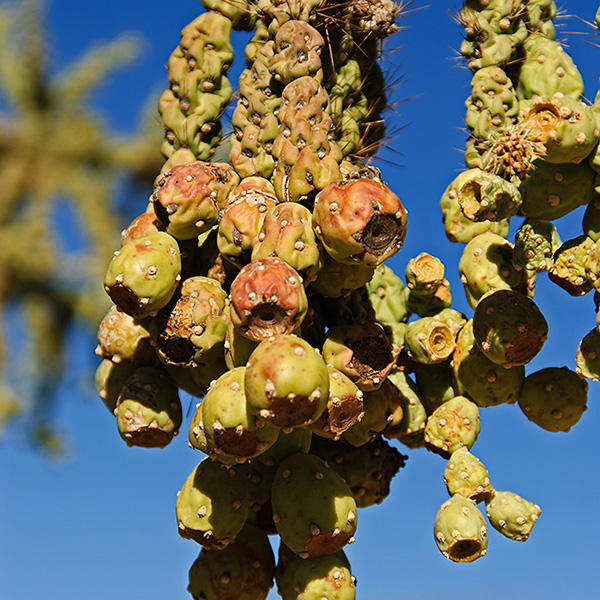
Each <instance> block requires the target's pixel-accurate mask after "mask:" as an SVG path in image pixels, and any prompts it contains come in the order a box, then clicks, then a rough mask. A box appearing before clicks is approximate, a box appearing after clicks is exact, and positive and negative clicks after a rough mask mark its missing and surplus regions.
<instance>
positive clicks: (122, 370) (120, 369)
mask: <svg viewBox="0 0 600 600" xmlns="http://www.w3.org/2000/svg"><path fill="white" fill-rule="evenodd" d="M134 371H135V367H132V366H130V365H127V364H123V363H120V364H116V363H114V362H112V361H110V360H108V359H106V358H105V359H103V360H102V362H101V363H100V364H99V365H98V368H97V369H96V373H95V375H94V384H95V386H96V391H97V392H98V396H100V399H101V400H102V402H104V405H105V406H106V408H108V410H109V411H110V412H111V413H112V414H114V413H115V409H116V408H117V400H118V398H119V394H120V393H121V389H122V388H123V384H124V383H125V382H126V381H127V380H128V379H129V378H130V377H131V376H132V375H133V373H134Z"/></svg>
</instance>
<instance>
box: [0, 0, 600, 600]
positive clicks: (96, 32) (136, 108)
mask: <svg viewBox="0 0 600 600" xmlns="http://www.w3.org/2000/svg"><path fill="white" fill-rule="evenodd" d="M425 4H426V3H425V2H420V1H418V0H417V2H416V3H415V5H414V9H415V10H413V11H412V12H410V13H409V14H408V15H407V16H406V18H405V19H404V21H403V22H402V25H404V26H405V28H404V29H403V30H401V31H400V32H399V33H398V34H396V36H395V38H394V39H393V40H392V44H390V50H389V52H388V53H387V55H386V57H385V60H386V62H387V64H389V65H390V68H391V69H392V70H395V71H396V73H397V75H398V76H399V75H402V79H403V84H402V85H400V86H399V87H398V88H397V89H396V90H395V92H394V94H393V99H395V100H397V101H401V100H403V102H402V103H401V104H399V106H398V107H397V111H398V114H397V115H395V116H393V118H392V128H396V129H399V131H398V133H397V136H396V137H395V138H394V139H393V140H392V141H391V142H390V148H389V149H388V150H386V151H385V152H384V153H383V154H382V159H383V160H380V161H379V162H378V163H376V164H378V166H380V167H381V169H382V173H383V176H384V179H385V180H386V181H387V183H388V185H389V186H390V187H391V188H392V189H393V190H394V191H395V192H396V193H397V194H398V195H399V196H400V198H401V199H402V200H403V202H404V204H405V206H406V207H407V209H408V211H409V229H408V235H407V238H406V242H405V245H404V248H403V249H402V250H401V251H400V252H399V254H398V255H397V256H396V257H394V258H393V259H392V260H391V261H389V263H388V264H389V265H390V266H391V267H392V268H394V270H395V271H396V272H397V273H399V274H402V273H403V271H404V268H405V265H406V262H407V261H408V260H409V259H410V258H412V257H414V256H416V255H417V254H418V253H419V252H422V251H427V252H429V253H431V254H433V255H435V256H438V257H440V258H443V260H444V262H445V264H446V275H447V277H448V279H449V280H450V283H451V289H452V292H453V298H454V302H453V306H454V307H455V308H458V309H459V310H464V311H465V312H467V314H471V313H470V309H468V306H467V304H466V301H465V299H464V293H463V291H462V288H461V284H460V281H459V279H458V275H457V266H458V259H459V258H460V254H461V252H462V246H459V245H452V244H451V243H450V242H448V240H447V239H446V237H445V234H444V231H443V227H442V224H441V215H440V212H439V198H440V196H441V194H442V193H443V191H444V189H445V188H446V186H447V185H448V183H449V182H450V181H451V180H452V179H453V178H454V176H455V174H456V173H457V172H458V171H459V170H460V169H461V168H462V164H463V163H462V154H461V148H463V147H464V139H465V134H464V129H463V120H464V111H465V109H464V101H465V98H466V97H467V95H468V94H469V93H470V86H469V79H470V77H469V72H468V70H467V69H466V68H464V64H463V63H462V62H461V61H460V60H458V59H457V58H456V56H457V48H458V47H459V44H460V41H461V31H460V28H459V26H458V25H457V24H456V22H455V21H454V20H453V19H452V17H451V12H452V11H454V12H455V11H456V10H457V9H458V7H459V4H460V3H459V2H458V1H455V2H443V3H442V2H437V1H436V2H432V3H429V5H428V6H424V5H425ZM419 7H422V8H420V9H419V10H416V9H417V8H419ZM561 8H564V11H563V12H564V13H569V14H573V13H576V14H578V15H580V16H581V17H582V18H584V19H587V20H588V21H589V20H593V17H594V14H595V12H596V9H597V2H592V1H591V0H578V1H571V2H564V3H563V4H561ZM201 10H202V7H201V3H200V2H199V0H178V1H177V2H166V1H164V2H162V1H160V2H159V1H155V0H145V1H141V0H118V1H117V0H103V1H102V2H81V0H54V1H51V0H48V2H47V16H48V25H49V34H50V39H51V41H52V43H53V52H52V54H51V56H50V60H51V63H52V65H54V67H55V68H56V69H59V68H61V67H62V66H64V65H66V64H68V63H69V62H71V61H72V59H73V57H75V56H78V55H80V54H81V53H82V52H83V51H85V50H86V49H87V48H89V47H90V46H92V45H93V44H95V43H98V42H107V41H110V40H113V39H115V37H117V36H118V35H120V34H122V33H124V32H131V31H137V32H139V35H140V36H141V37H142V39H143V41H144V43H143V49H142V53H141V55H140V57H139V59H138V60H137V61H136V62H135V63H133V64H132V65H130V66H128V67H125V68H122V69H120V70H119V71H118V72H117V73H115V74H114V75H113V76H111V78H110V79H109V80H108V82H107V83H106V85H104V86H103V87H102V88H101V89H100V90H98V93H97V94H94V106H95V107H96V108H97V110H98V112H99V114H101V115H102V116H103V117H104V118H106V119H107V120H109V122H110V123H112V124H113V125H114V127H115V128H117V129H119V130H121V131H123V132H126V131H133V130H134V129H135V128H136V126H137V121H138V117H139V113H140V110H141V107H142V106H143V105H144V104H145V102H146V101H147V98H148V96H149V95H150V94H151V93H153V92H157V91H160V90H161V89H162V88H163V87H164V86H165V84H166V78H165V66H164V65H165V63H166V60H167V58H168V56H169V54H170V53H171V51H172V50H173V49H174V48H175V46H176V45H177V43H178V40H179V31H180V30H181V28H182V27H183V26H184V25H185V24H186V23H188V22H189V21H191V20H192V19H193V18H194V17H195V16H196V15H197V14H198V13H199V12H200V11H201ZM557 24H558V26H559V36H560V38H561V39H566V40H567V41H568V51H569V53H570V55H571V56H572V57H573V59H574V60H575V63H576V64H577V65H578V67H579V69H580V71H581V72H582V75H583V77H584V80H585V82H586V97H587V98H588V99H590V100H593V98H594V96H595V94H596V91H597V89H598V79H599V76H600V71H599V70H598V67H597V65H598V64H600V47H596V46H594V45H593V44H590V43H589V41H590V40H592V39H593V36H591V35H587V36H582V35H578V34H576V33H570V32H581V31H587V32H589V31H590V28H589V27H587V26H586V25H585V24H584V23H582V21H580V20H578V19H577V18H574V17H571V18H566V17H565V18H561V19H560V20H559V21H557ZM597 39H598V43H600V36H598V38H597ZM238 55H239V56H242V53H241V52H238ZM238 64H239V63H238ZM236 72H238V71H236ZM148 193H150V182H149V187H148ZM145 202H146V199H145V198H144V197H140V199H139V212H142V211H143V210H144V208H145ZM582 214H583V213H582V209H579V210H578V211H576V212H575V213H573V214H572V215H569V216H567V217H565V218H563V219H561V220H560V221H559V222H558V228H559V231H560V233H561V236H562V238H563V240H566V239H569V238H571V237H575V235H578V234H579V233H580V222H581V216H582ZM124 225H125V224H124ZM536 302H537V303H538V305H539V306H540V308H541V309H542V311H543V313H544V314H545V316H546V318H547V319H548V322H549V324H550V334H549V338H548V341H547V342H546V344H545V346H544V348H543V350H542V352H540V354H539V355H538V356H537V357H536V359H535V360H534V361H533V362H532V363H531V364H530V365H529V366H528V367H527V371H528V372H532V371H534V370H537V369H539V368H542V367H545V366H563V365H564V366H569V367H570V368H574V366H575V352H576V349H577V346H578V344H579V341H580V340H581V339H582V337H583V336H584V335H585V334H587V333H588V331H590V330H591V329H592V328H593V327H594V326H595V314H594V306H593V301H592V298H591V295H587V296H585V297H583V298H571V297H570V296H568V295H567V294H566V293H565V292H563V291H562V290H560V289H559V288H557V287H556V286H555V285H554V284H551V283H549V282H548V281H547V278H546V277H543V276H542V277H540V278H539V282H538V287H537V292H536ZM93 346H94V345H93V342H92V343H91V344H90V341H89V340H88V339H83V338H80V337H77V338H75V339H74V347H73V361H74V363H75V364H79V365H80V366H81V365H82V364H85V363H86V361H89V365H91V366H90V367H89V369H90V371H89V374H88V376H89V377H90V378H91V377H92V376H93V368H94V367H95V365H96V363H97V361H96V359H95V357H94V355H93ZM84 375H85V373H83V372H80V377H81V378H84ZM89 381H91V379H90V380H89ZM89 381H88V385H89ZM598 385H599V384H596V383H591V384H590V389H589V400H588V407H589V408H588V411H587V412H586V413H585V414H584V416H583V418H582V420H581V421H580V422H579V423H578V424H577V425H576V426H575V427H573V429H572V430H571V431H570V432H569V433H568V434H562V433H561V434H552V433H548V432H546V431H542V430H541V429H539V428H537V427H536V426H535V425H533V424H532V423H530V422H529V421H527V419H526V418H525V417H524V415H523V414H522V413H521V411H520V410H519V409H518V407H517V406H500V407H495V408H489V409H483V410H482V411H481V418H482V431H481V434H480V436H479V439H478V441H477V442H476V444H475V446H474V447H473V452H474V453H475V454H476V455H477V456H478V457H479V458H480V459H481V460H482V461H483V462H484V464H485V465H486V466H487V468H488V470H489V472H490V476H491V478H492V483H493V484H494V485H495V487H496V488H497V489H500V490H511V491H514V492H517V493H520V494H521V495H523V496H524V497H525V498H527V499H529V500H532V501H535V502H536V503H538V504H539V505H540V506H541V508H542V515H541V517H540V520H539V522H538V524H537V525H536V526H535V528H534V530H533V533H532V535H531V538H530V539H529V540H528V541H527V542H526V543H524V544H523V543H518V542H511V541H509V540H506V539H505V538H503V537H502V536H501V535H499V534H497V533H496V532H495V531H493V530H490V541H489V549H488V554H487V555H486V556H485V557H483V558H482V559H480V560H478V561H476V562H475V563H472V564H454V563H451V562H449V561H448V560H446V559H445V558H444V557H443V556H442V555H441V554H440V553H439V551H438V550H437V548H436V546H435V543H434V541H433V535H432V524H433V519H434V517H435V514H436V511H437V509H438V507H439V505H440V504H441V503H442V502H443V501H444V500H445V499H446V498H447V491H446V489H445V486H444V484H443V479H442V474H443V470H444V466H445V462H444V461H443V460H442V459H440V458H439V457H438V456H436V455H433V454H431V453H428V452H427V451H425V450H415V451H409V450H407V449H405V448H401V451H402V452H403V453H405V454H408V455H409V459H408V463H407V466H406V468H405V469H404V470H403V471H402V472H400V473H399V474H398V475H397V477H396V478H395V479H394V481H393V484H392V492H391V495H390V497H388V498H387V499H386V500H385V501H384V502H383V504H381V505H379V506H376V507H372V508H368V509H365V510H362V511H361V512H360V513H359V524H358V532H357V536H356V543H355V544H354V545H353V546H350V547H348V549H347V554H348V556H349V558H350V561H351V564H352V567H353V572H354V574H355V576H356V577H357V579H358V588H357V591H358V598H360V599H362V600H371V599H375V598H376V599H377V600H429V599H433V598H439V597H443V598H444V600H458V599H459V598H461V599H462V598H464V597H468V596H470V595H477V596H479V595H480V594H481V596H484V595H485V597H486V598H487V600H496V599H498V600H499V599H500V598H502V599H503V600H504V599H506V598H509V599H510V600H521V599H523V600H524V599H525V598H527V599H528V600H564V599H566V598H584V597H585V598H591V597H593V596H594V594H595V593H597V590H598V586H597V578H596V570H597V556H598V553H599V552H600V537H599V536H598V535H597V533H596V532H595V524H596V518H595V517H596V512H597V511H598V509H599V508H600V507H599V505H598V498H599V497H600V483H599V479H598V477H597V474H598V472H599V467H600V461H599V460H598V452H597V448H596V447H595V440H596V436H597V429H596V427H597V424H598V423H599V422H600V420H599V417H600V408H599V403H600V398H598V396H599V395H600V389H599V387H598ZM61 400H62V402H61V406H60V414H59V417H60V418H61V420H62V422H63V424H64V428H65V431H66V432H67V435H68V436H69V440H70V443H71V453H70V457H69V460H68V461H67V462H65V463H64V464H58V465H53V464H48V462H47V461H45V460H44V459H42V458H40V456H39V455H37V454H36V453H34V452H32V451H31V450H29V449H28V448H27V447H25V445H24V444H23V443H22V442H21V441H20V440H19V439H18V438H17V437H16V436H11V435H9V436H8V437H7V438H6V439H5V440H4V441H3V442H0V597H1V598H3V599H6V600H33V599H34V598H35V599H37V598H44V599H45V600H54V599H60V600H71V599H75V598H77V599H81V600H105V599H106V598H111V600H126V599H127V600H130V599H132V598H134V599H137V598H144V600H163V599H166V598H169V599H170V600H179V599H182V600H183V599H186V598H190V596H189V595H188V594H187V592H186V591H185V588H186V585H187V571H188V569H189V566H190V565H191V563H192V562H193V560H194V559H195V558H196V556H197V554H198V552H199V549H200V548H199V546H197V545H196V544H195V543H194V542H191V541H186V540H183V539H181V538H179V535H178V533H177V526H176V522H175V498H176V492H177V491H178V490H179V489H180V487H181V485H182V484H183V481H184V480H185V478H186V477H187V475H188V473H189V472H190V471H191V470H192V469H193V468H194V466H195V465H196V464H197V462H198V461H199V460H200V459H201V458H202V456H201V455H200V454H199V453H197V452H193V451H192V450H190V449H189V448H188V446H187V443H186V438H187V424H189V417H188V419H187V420H186V421H185V422H184V426H183V427H182V435H181V436H180V438H178V439H175V441H174V442H173V443H172V444H171V445H170V446H169V447H167V448H165V449H163V450H143V449H135V448H132V449H130V448H127V447H126V446H125V444H124V443H123V442H122V441H121V439H120V438H119V436H118V433H117V430H116V426H115V423H114V419H113V418H112V416H111V415H110V414H109V413H108V412H107V411H106V409H105V408H104V406H103V405H102V403H101V402H100V400H99V399H96V398H95V397H94V395H93V394H92V395H86V394H85V393H84V386H83V385H77V386H72V387H71V388H70V389H68V390H65V391H64V394H63V397H62V399H61ZM186 401H187V398H186ZM272 597H273V598H275V597H277V596H276V594H275V593H274V592H272ZM270 598H271V596H270Z"/></svg>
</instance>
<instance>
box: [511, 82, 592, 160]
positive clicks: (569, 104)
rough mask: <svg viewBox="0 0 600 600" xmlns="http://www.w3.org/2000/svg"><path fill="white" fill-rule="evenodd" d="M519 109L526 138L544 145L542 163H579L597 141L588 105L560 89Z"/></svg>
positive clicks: (524, 104) (524, 103)
mask: <svg viewBox="0 0 600 600" xmlns="http://www.w3.org/2000/svg"><path fill="white" fill-rule="evenodd" d="M521 111H522V112H524V113H525V114H524V115H523V116H522V117H521V119H522V121H523V124H524V127H525V128H526V129H527V132H528V137H530V138H531V139H532V140H534V141H536V142H540V143H542V144H543V145H544V153H543V159H544V161H545V162H549V163H580V162H581V161H583V159H584V158H586V157H587V156H588V155H589V154H590V153H591V152H592V150H593V149H594V147H595V146H596V144H597V143H598V137H599V136H600V132H598V129H597V127H596V118H595V115H594V111H593V110H592V108H591V106H589V105H587V104H583V102H580V101H579V100H576V99H573V98H571V97H569V96H565V94H563V93H561V92H559V93H556V94H554V95H553V96H552V97H550V98H544V99H543V100H542V99H540V98H534V99H533V100H532V101H531V102H523V103H522V106H521Z"/></svg>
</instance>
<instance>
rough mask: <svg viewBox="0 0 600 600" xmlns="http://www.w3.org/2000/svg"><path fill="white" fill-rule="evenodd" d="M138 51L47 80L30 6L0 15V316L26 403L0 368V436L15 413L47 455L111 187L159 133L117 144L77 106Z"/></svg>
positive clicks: (146, 171)
mask: <svg viewBox="0 0 600 600" xmlns="http://www.w3.org/2000/svg"><path fill="white" fill-rule="evenodd" d="M138 46H139V44H138V40H137V39H136V38H134V37H133V36H131V35H128V36H124V37H122V38H120V39H118V40H116V41H113V42H111V43H108V44H106V45H104V46H97V47H94V48H92V49H91V50H89V51H87V52H86V53H84V55H83V56H82V57H80V58H79V59H77V60H76V61H75V62H74V63H72V64H71V65H69V66H67V67H66V68H65V69H63V70H62V71H61V72H59V73H57V74H56V75H54V76H50V74H49V69H48V67H49V65H48V64H47V56H49V54H50V53H49V52H48V42H47V37H46V35H45V30H44V20H43V5H42V3H40V2H39V1H37V0H23V1H22V2H20V3H14V4H13V3H11V4H9V3H3V4H1V5H0V189H1V190H2V195H1V197H0V247H1V248H2V254H1V258H0V303H1V304H0V308H1V309H2V311H3V313H5V312H6V310H7V306H8V305H9V303H10V304H11V305H12V306H16V307H17V310H18V312H19V313H20V316H21V318H22V319H23V322H24V323H25V330H26V337H27V340H21V341H20V342H19V343H17V348H16V352H17V353H18V355H19V356H26V359H24V360H25V361H26V362H27V363H28V366H27V371H28V373H30V374H31V377H32V380H31V381H29V382H28V385H27V386H26V387H27V393H25V394H23V390H21V389H19V390H18V392H16V390H14V389H11V383H9V382H8V380H9V379H10V375H12V373H7V370H9V366H8V365H7V364H6V363H5V361H2V363H1V364H2V369H3V371H4V373H3V375H2V381H1V382H0V431H1V430H2V426H3V424H4V425H5V424H6V421H7V420H8V419H9V418H10V417H11V416H12V415H14V414H15V413H16V412H17V409H18V408H20V412H21V415H22V419H23V421H24V422H26V423H27V426H28V428H29V429H30V431H32V433H33V434H34V437H33V441H34V442H35V443H36V444H41V445H42V446H44V447H45V448H46V449H48V450H50V451H53V450H57V449H58V447H59V442H58V440H57V439H56V436H55V435H54V433H53V428H52V425H51V421H49V420H51V419H52V415H53V412H54V409H53V406H52V399H53V398H56V388H57V386H58V385H59V384H60V382H61V380H62V379H63V377H64V376H65V373H64V371H63V359H64V355H65V335H66V332H67V331H69V329H70V328H71V327H73V326H74V325H83V326H84V327H87V328H88V329H89V331H90V333H92V332H93V331H94V330H95V328H96V327H97V324H98V322H99V320H100V319H101V318H102V316H103V315H104V313H105V312H106V310H107V306H108V305H107V301H106V300H105V294H103V293H102V290H101V289H99V287H100V286H98V285H97V282H98V281H99V279H100V274H101V273H102V272H103V271H104V269H105V268H106V264H107V262H108V261H109V260H110V256H111V254H112V249H113V247H114V244H115V242H116V241H117V240H118V239H119V233H120V224H121V223H122V222H123V220H124V219H126V215H123V214H119V211H121V212H123V211H126V210H127V206H126V203H124V204H123V206H115V202H114V196H115V189H114V188H115V184H116V183H117V181H118V180H119V181H122V180H123V178H124V177H125V178H127V179H128V180H131V181H132V183H136V182H141V181H144V183H147V182H148V181H149V180H150V181H151V180H152V177H153V176H154V175H155V174H156V172H157V171H158V170H159V168H160V164H161V157H160V153H159V151H158V149H157V148H158V146H159V143H158V142H159V140H160V128H159V127H155V128H154V129H153V128H152V127H151V123H150V122H151V119H150V117H149V116H148V117H147V118H146V121H147V122H148V123H149V124H147V125H145V126H143V127H142V128H141V131H138V132H137V133H135V134H130V135H122V134H121V135H120V134H117V133H115V132H113V131H111V130H110V129H109V127H108V126H107V124H106V123H104V122H103V121H102V120H101V119H100V118H98V116H97V115H95V114H94V112H93V111H92V110H91V108H90V107H89V104H88V101H89V96H90V94H91V93H92V92H93V91H94V90H95V89H96V88H98V87H99V86H101V85H102V83H103V82H104V80H105V79H106V77H107V76H109V75H110V74H111V73H112V72H113V71H114V70H115V69H116V68H117V67H119V66H122V65H123V64H125V63H127V62H131V61H132V60H133V59H134V58H135V57H136V56H137V54H138ZM67 209H68V210H67ZM66 210H67V212H69V213H72V217H71V221H72V220H75V222H76V225H75V227H73V226H69V223H70V222H71V221H69V219H68V217H70V216H71V215H70V214H69V215H67V212H66ZM73 229H75V231H73ZM2 334H3V336H4V335H5V332H2ZM3 344H4V345H5V347H7V345H8V344H10V345H11V347H12V346H13V345H14V341H12V342H10V341H8V340H6V339H4V341H3ZM0 360H2V357H0ZM19 360H21V359H19ZM14 398H18V399H19V400H18V403H17V402H16V401H15V400H14Z"/></svg>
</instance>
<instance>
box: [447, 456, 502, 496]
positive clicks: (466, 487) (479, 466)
mask: <svg viewBox="0 0 600 600" xmlns="http://www.w3.org/2000/svg"><path fill="white" fill-rule="evenodd" d="M444 483H445V484H446V487H447V488H448V493H449V494H450V496H454V495H455V494H459V495H460V496H464V497H465V498H467V499H468V500H471V501H472V502H475V504H478V503H479V502H483V501H484V500H487V499H488V498H490V497H491V496H492V494H493V493H494V488H493V487H492V484H491V483H490V477H489V474H488V470H487V469H486V468H485V466H484V465H483V463H482V462H481V461H480V460H479V459H478V458H477V457H476V456H474V455H473V454H471V453H470V452H469V451H468V450H467V449H466V448H459V449H458V450H455V451H454V452H453V453H452V456H450V458H449V459H448V463H447V464H446V468H445V469H444Z"/></svg>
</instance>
